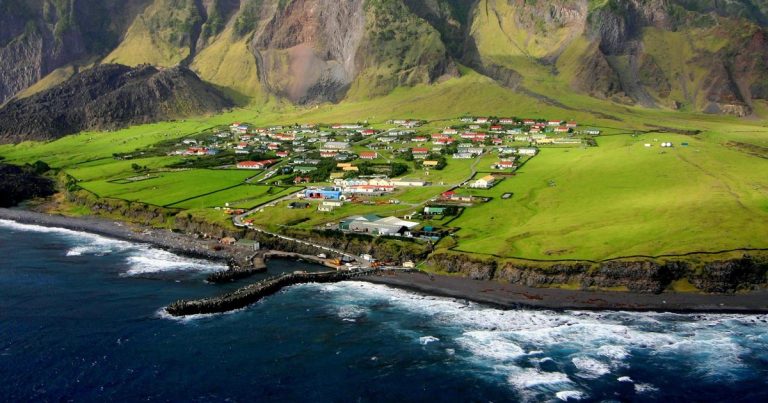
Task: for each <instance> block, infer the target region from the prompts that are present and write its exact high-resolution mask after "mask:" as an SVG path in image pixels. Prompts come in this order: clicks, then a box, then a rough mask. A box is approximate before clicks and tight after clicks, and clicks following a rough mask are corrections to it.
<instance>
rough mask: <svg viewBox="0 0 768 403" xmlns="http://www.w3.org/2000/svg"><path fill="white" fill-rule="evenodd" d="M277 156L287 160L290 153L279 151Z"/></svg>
mask: <svg viewBox="0 0 768 403" xmlns="http://www.w3.org/2000/svg"><path fill="white" fill-rule="evenodd" d="M276 155H277V156H278V157H280V158H285V157H287V156H288V151H278V152H277V153H276Z"/></svg>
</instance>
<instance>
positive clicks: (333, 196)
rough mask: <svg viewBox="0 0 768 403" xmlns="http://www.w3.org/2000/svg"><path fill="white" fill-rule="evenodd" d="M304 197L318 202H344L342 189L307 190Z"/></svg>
mask: <svg viewBox="0 0 768 403" xmlns="http://www.w3.org/2000/svg"><path fill="white" fill-rule="evenodd" d="M304 197H306V198H307V199H317V200H344V196H343V195H342V194H341V189H340V188H337V187H324V188H314V189H306V190H305V191H304Z"/></svg>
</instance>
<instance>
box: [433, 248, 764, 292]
mask: <svg viewBox="0 0 768 403" xmlns="http://www.w3.org/2000/svg"><path fill="white" fill-rule="evenodd" d="M429 263H430V265H432V266H434V267H435V268H437V269H438V270H440V271H445V272H448V273H453V274H460V275H462V276H464V277H467V278H472V279H483V280H495V281H501V282H506V283H510V284H519V285H525V286H528V287H551V286H561V285H578V287H579V288H582V289H622V288H625V289H627V290H629V291H632V292H638V293H661V292H663V291H665V290H667V289H668V288H669V287H670V286H671V284H672V282H674V281H676V280H681V279H687V280H689V281H690V282H691V284H693V285H694V286H695V287H696V288H698V289H699V290H701V291H704V292H716V293H732V292H735V291H738V290H748V289H754V288H757V287H761V286H765V285H766V284H768V278H766V275H767V273H768V258H766V257H760V258H756V257H752V256H744V257H743V258H738V259H731V260H719V261H705V262H699V261H697V260H695V259H690V260H682V259H679V260H669V261H656V260H652V259H644V260H614V261H607V262H601V263H589V262H573V263H562V262H553V263H549V264H545V263H537V264H536V265H535V266H534V265H532V264H522V263H517V262H508V263H506V264H504V265H502V266H500V267H499V266H498V264H497V262H496V261H495V260H493V259H477V258H472V257H469V256H466V255H461V254H447V253H440V254H435V255H432V256H431V257H430V259H429Z"/></svg>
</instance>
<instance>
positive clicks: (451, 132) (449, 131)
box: [443, 127, 459, 136]
mask: <svg viewBox="0 0 768 403" xmlns="http://www.w3.org/2000/svg"><path fill="white" fill-rule="evenodd" d="M443 134H445V135H449V136H450V135H454V134H459V131H458V130H456V129H451V128H450V127H447V128H445V129H443Z"/></svg>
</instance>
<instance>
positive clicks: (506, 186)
mask: <svg viewBox="0 0 768 403" xmlns="http://www.w3.org/2000/svg"><path fill="white" fill-rule="evenodd" d="M654 139H658V140H659V142H662V141H671V142H673V143H674V144H675V145H676V147H674V148H672V149H662V148H660V147H659V143H658V142H654V141H653V140H654ZM682 142H688V143H689V144H690V146H688V147H682V146H680V144H681V143H682ZM645 143H651V144H653V147H651V148H646V147H644V144H645ZM599 144H600V147H596V148H586V149H546V150H543V151H542V152H541V153H540V154H539V156H537V157H536V158H534V159H533V160H532V161H530V162H529V163H528V164H527V165H525V166H524V167H523V168H522V169H521V170H520V172H518V175H517V176H516V177H514V178H508V179H505V180H504V181H502V182H501V183H500V184H498V185H497V186H495V187H493V188H492V189H489V190H487V191H475V194H477V195H487V196H493V197H495V199H494V200H493V201H491V202H490V203H487V204H484V205H481V206H478V207H475V208H471V209H467V210H466V211H465V212H464V214H463V215H462V216H461V217H460V218H459V219H458V220H456V221H454V222H453V225H455V226H457V227H461V230H460V231H459V232H458V239H459V246H458V248H457V249H459V250H462V251H468V252H476V253H483V254H495V255H500V256H504V257H526V258H536V259H553V260H555V259H604V258H611V257H618V256H627V255H635V254H637V255H661V254H679V253H686V252H691V251H699V250H706V251H713V250H724V249H731V248H742V247H766V246H768V245H766V240H767V239H768V225H767V224H766V223H768V208H766V207H767V205H768V203H766V200H767V198H768V176H766V175H765V172H768V160H765V159H760V158H756V157H752V156H749V155H746V154H743V153H739V152H734V151H732V150H729V149H727V148H725V147H723V146H721V145H719V144H713V143H712V142H709V141H706V140H699V139H695V138H691V137H689V136H683V135H671V134H648V135H644V136H639V137H637V138H632V137H629V136H621V137H610V138H604V139H600V141H599ZM505 192H512V193H514V194H515V195H514V197H513V198H511V199H509V200H502V199H500V196H501V195H502V194H503V193H505Z"/></svg>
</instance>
